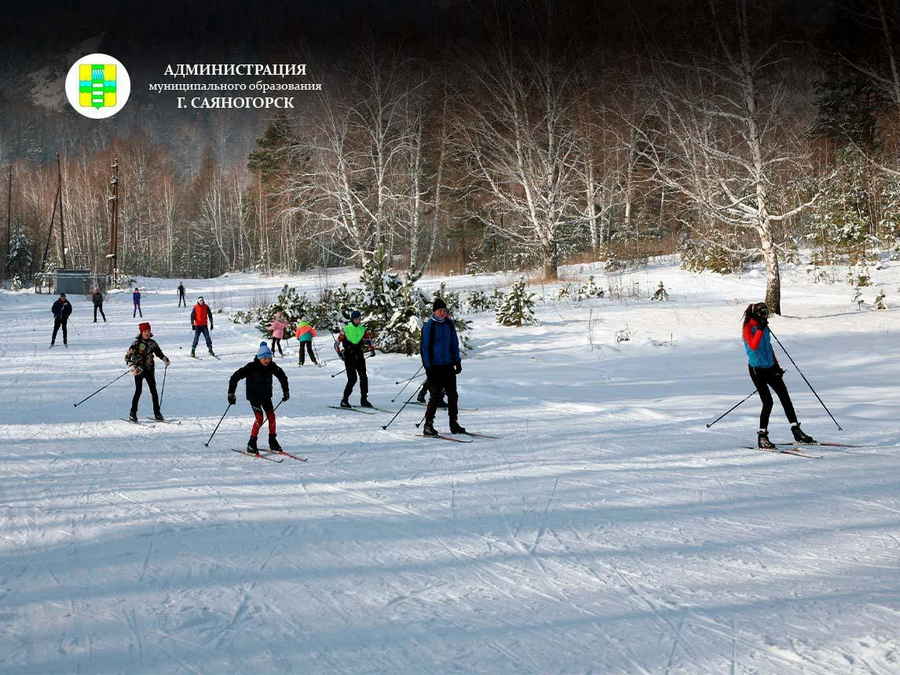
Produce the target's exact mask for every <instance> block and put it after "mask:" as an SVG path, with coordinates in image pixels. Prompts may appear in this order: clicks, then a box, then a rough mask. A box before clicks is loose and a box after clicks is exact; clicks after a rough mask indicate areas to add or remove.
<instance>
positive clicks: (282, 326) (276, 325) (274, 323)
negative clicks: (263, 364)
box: [269, 312, 288, 357]
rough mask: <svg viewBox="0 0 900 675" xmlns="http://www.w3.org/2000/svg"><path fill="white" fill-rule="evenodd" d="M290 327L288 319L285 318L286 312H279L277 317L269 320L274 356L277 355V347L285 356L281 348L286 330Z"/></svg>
mask: <svg viewBox="0 0 900 675" xmlns="http://www.w3.org/2000/svg"><path fill="white" fill-rule="evenodd" d="M287 328H288V324H287V321H286V320H285V318H284V312H277V313H276V314H275V317H274V318H273V319H272V320H271V321H270V322H269V333H270V334H271V335H272V346H271V347H270V349H271V350H272V356H273V357H274V356H275V347H278V353H279V354H281V355H282V356H284V351H283V350H282V349H281V341H282V339H284V331H286V330H287Z"/></svg>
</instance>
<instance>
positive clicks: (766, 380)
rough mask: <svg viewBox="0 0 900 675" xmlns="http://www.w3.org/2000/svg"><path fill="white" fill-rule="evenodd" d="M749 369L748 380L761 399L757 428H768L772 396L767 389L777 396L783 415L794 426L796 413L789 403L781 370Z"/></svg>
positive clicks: (774, 367)
mask: <svg viewBox="0 0 900 675" xmlns="http://www.w3.org/2000/svg"><path fill="white" fill-rule="evenodd" d="M749 368H750V379H751V380H753V384H755V385H756V391H757V392H758V393H759V398H760V399H762V410H761V411H760V412H759V428H760V429H768V428H769V414H770V413H771V412H772V394H771V393H770V392H769V387H771V388H772V390H773V391H774V392H775V393H776V394H778V400H779V401H781V407H782V408H784V414H785V416H786V417H787V418H788V422H790V423H791V424H795V423H796V422H797V413H796V412H794V404H793V403H791V397H790V394H788V390H787V386H786V385H785V384H784V379H783V378H782V373H781V369H780V368H778V366H772V367H770V368H754V367H753V366H749Z"/></svg>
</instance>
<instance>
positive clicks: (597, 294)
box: [575, 274, 604, 302]
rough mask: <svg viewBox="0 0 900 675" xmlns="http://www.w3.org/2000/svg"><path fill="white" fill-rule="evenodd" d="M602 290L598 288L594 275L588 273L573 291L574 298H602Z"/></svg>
mask: <svg viewBox="0 0 900 675" xmlns="http://www.w3.org/2000/svg"><path fill="white" fill-rule="evenodd" d="M603 295H604V290H603V289H602V288H600V287H599V286H598V285H597V283H596V282H595V281H594V275H593V274H592V275H590V276H589V277H588V278H587V281H585V282H584V283H583V284H581V286H579V287H578V289H577V290H576V291H575V300H577V301H579V302H581V301H582V300H589V299H591V298H602V297H603Z"/></svg>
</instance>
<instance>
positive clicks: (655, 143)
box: [633, 0, 815, 314]
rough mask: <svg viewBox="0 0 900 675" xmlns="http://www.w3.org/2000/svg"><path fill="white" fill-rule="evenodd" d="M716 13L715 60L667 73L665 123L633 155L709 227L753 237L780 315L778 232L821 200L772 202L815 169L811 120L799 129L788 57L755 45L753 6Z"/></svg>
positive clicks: (662, 76) (672, 65) (665, 67)
mask: <svg viewBox="0 0 900 675" xmlns="http://www.w3.org/2000/svg"><path fill="white" fill-rule="evenodd" d="M710 9H711V13H712V15H713V19H714V31H715V42H716V44H715V48H714V49H713V50H711V51H712V52H713V53H712V54H711V55H709V56H703V55H695V57H694V58H693V60H691V61H683V62H677V61H671V60H670V61H666V62H664V63H661V64H658V68H657V73H656V77H654V78H653V80H652V89H653V90H654V91H656V92H657V99H658V107H657V110H656V115H657V123H656V124H655V125H654V126H653V127H652V128H649V129H641V128H637V127H634V131H635V142H634V145H633V147H634V148H635V150H636V152H637V153H638V154H639V156H640V157H641V158H642V160H644V161H646V162H648V163H649V164H650V165H651V166H652V167H653V168H654V169H655V171H656V178H657V180H658V181H659V182H660V183H661V185H662V187H663V188H665V189H668V190H670V191H672V192H674V193H676V194H678V195H680V196H681V197H682V198H686V199H687V200H689V201H690V202H691V203H693V204H694V205H695V206H696V207H697V209H698V211H699V213H700V215H701V218H700V219H704V218H706V219H709V220H711V221H712V222H714V223H718V224H725V225H727V226H732V227H734V228H738V229H741V230H745V231H749V232H751V233H752V234H753V235H754V237H755V239H756V241H757V244H758V245H757V250H758V252H759V253H760V254H761V256H762V258H763V260H764V262H765V267H766V303H767V304H768V305H769V309H770V311H772V312H775V313H779V314H780V313H781V275H780V268H779V261H778V242H777V241H776V230H775V227H776V224H778V223H781V222H782V221H785V220H786V219H788V218H790V217H792V216H794V215H796V214H799V213H800V212H801V211H803V210H804V209H805V208H807V207H809V206H810V205H811V204H812V203H813V201H814V200H815V197H813V199H811V200H810V201H807V202H801V203H794V204H789V205H784V204H783V203H784V202H785V201H786V199H785V198H783V197H782V196H781V195H777V194H773V186H775V185H778V184H779V181H778V180H777V178H778V176H779V175H784V174H787V173H789V172H792V171H793V172H797V171H800V170H801V167H803V168H805V169H807V170H811V169H809V167H808V162H807V161H806V160H807V158H806V157H805V156H804V155H803V154H802V152H801V151H800V136H801V133H802V131H803V129H801V128H798V127H802V125H803V122H804V120H802V119H801V120H800V121H799V124H798V122H797V121H796V120H795V117H796V115H797V110H798V109H800V110H801V111H802V109H803V108H802V105H800V106H797V105H796V104H797V100H796V99H794V100H792V96H793V95H794V94H796V93H797V88H798V87H799V86H800V85H799V84H798V83H796V82H794V83H789V82H787V81H786V79H785V78H784V77H783V76H782V73H783V72H785V65H786V57H785V56H784V55H782V54H780V50H779V45H778V44H769V45H757V44H754V43H753V41H752V40H751V25H752V24H751V21H752V19H751V17H750V15H749V12H748V2H747V0H739V2H738V3H737V5H736V13H735V16H734V17H733V19H732V21H730V22H726V21H725V20H724V19H723V18H722V17H719V16H716V4H715V3H714V2H711V3H710ZM726 23H730V25H726ZM776 69H777V70H776Z"/></svg>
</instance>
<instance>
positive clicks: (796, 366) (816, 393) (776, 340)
mask: <svg viewBox="0 0 900 675" xmlns="http://www.w3.org/2000/svg"><path fill="white" fill-rule="evenodd" d="M769 334H770V335H771V336H772V337H773V338H775V342H777V343H778V346H779V347H781V351H783V352H784V353H785V354H787V357H788V358H789V359H790V360H791V363H793V364H794V368H796V369H797V372H798V373H800V377H802V378H803V381H804V382H806V386H808V387H809V390H810V391H811V392H812V393H813V394H815V395H816V398H817V399H819V403H821V404H822V407H823V408H825V412H827V413H828V416H829V417H830V418H831V421H832V422H834V424H835V426H837V428H838V431H843V430H844V429H843V427H842V426H841V425H840V424H838V421H837V420H836V419H834V415H832V414H831V411H830V410H829V409H828V406H827V405H825V401H823V400H822V397H821V396H819V394H818V392H816V390H815V389H813V386H812V384H810V382H809V380H807V379H806V375H804V374H803V371H802V370H800V366H798V365H797V362H796V361H794V359H793V358H792V357H791V355H790V354H789V353H788V350H787V349H785V348H784V345H783V344H781V340H779V339H778V336H777V335H775V333H773V332H772V329H771V328H769Z"/></svg>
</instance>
